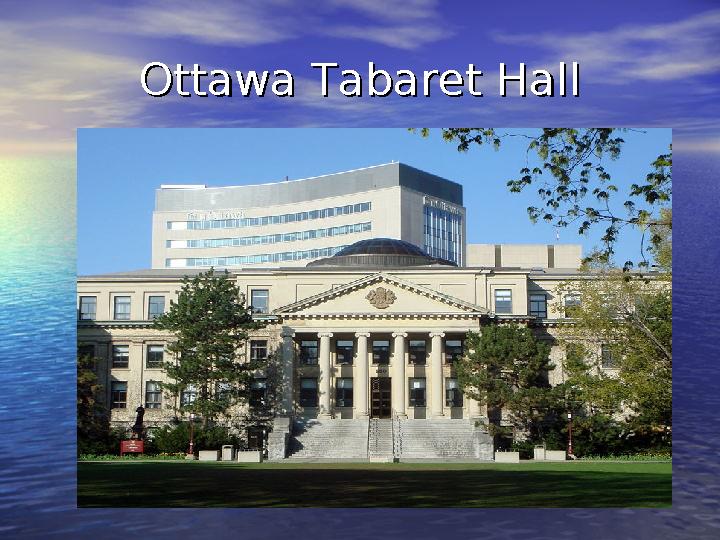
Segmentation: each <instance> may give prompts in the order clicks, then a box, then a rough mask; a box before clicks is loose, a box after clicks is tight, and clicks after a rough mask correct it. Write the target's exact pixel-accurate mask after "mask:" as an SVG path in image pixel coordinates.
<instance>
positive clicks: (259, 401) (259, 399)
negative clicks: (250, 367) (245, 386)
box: [250, 379, 267, 407]
mask: <svg viewBox="0 0 720 540" xmlns="http://www.w3.org/2000/svg"><path fill="white" fill-rule="evenodd" d="M266 403H267V379H255V380H254V381H253V382H252V383H250V406H251V407H263V406H265V405H266Z"/></svg>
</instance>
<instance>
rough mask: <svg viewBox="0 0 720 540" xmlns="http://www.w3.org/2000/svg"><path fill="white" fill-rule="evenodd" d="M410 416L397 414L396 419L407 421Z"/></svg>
mask: <svg viewBox="0 0 720 540" xmlns="http://www.w3.org/2000/svg"><path fill="white" fill-rule="evenodd" d="M407 417H408V415H407V414H405V413H395V418H400V419H402V420H407Z"/></svg>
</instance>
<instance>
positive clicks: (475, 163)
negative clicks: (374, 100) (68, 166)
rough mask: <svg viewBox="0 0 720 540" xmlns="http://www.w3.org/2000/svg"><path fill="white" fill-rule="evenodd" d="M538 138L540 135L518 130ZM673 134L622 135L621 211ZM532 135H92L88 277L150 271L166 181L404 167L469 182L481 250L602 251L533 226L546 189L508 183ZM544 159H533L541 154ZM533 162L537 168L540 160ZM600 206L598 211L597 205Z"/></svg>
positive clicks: (81, 224) (84, 263)
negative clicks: (490, 141)
mask: <svg viewBox="0 0 720 540" xmlns="http://www.w3.org/2000/svg"><path fill="white" fill-rule="evenodd" d="M509 131H511V132H513V133H527V134H532V133H537V132H538V130H535V131H532V130H526V131H522V130H517V129H513V130H509ZM671 135H672V133H671V130H669V129H645V130H633V131H626V132H624V133H622V134H621V136H622V137H623V138H624V139H625V141H626V142H625V146H624V149H623V152H622V154H621V157H620V159H618V160H617V161H610V160H609V159H607V160H605V163H606V165H607V169H608V171H609V172H610V174H611V175H612V178H613V180H612V183H614V184H616V185H617V186H618V188H619V189H620V193H619V194H617V195H616V196H615V199H616V200H617V202H618V204H617V207H618V208H619V209H620V212H621V215H624V212H622V210H621V208H622V207H621V204H622V202H623V201H624V200H625V199H624V198H621V194H622V193H623V192H625V193H627V192H628V191H629V189H628V187H629V185H630V184H632V183H634V182H640V181H641V180H643V179H644V177H645V175H646V174H647V173H648V172H649V171H650V163H651V162H652V161H653V160H654V159H655V158H657V156H658V155H659V154H662V153H665V152H667V150H668V148H669V145H670V143H671ZM526 149H527V140H525V139H522V138H512V137H510V138H506V139H504V142H503V143H502V146H501V149H500V150H499V151H494V150H493V149H492V148H490V147H485V146H483V147H482V148H480V147H475V148H472V149H471V150H470V151H468V152H465V153H460V152H458V151H457V148H456V145H453V144H452V143H448V142H446V141H444V140H443V139H442V137H441V133H440V130H439V129H436V130H433V131H431V134H430V136H429V137H427V138H423V137H421V136H420V134H419V133H412V132H409V131H408V130H407V129H340V128H325V129H323V128H319V129H311V128H304V129H303V128H297V129H279V128H276V129H260V128H256V129H83V130H80V131H79V135H78V273H79V274H81V275H83V274H85V275H86V274H94V273H103V272H117V271H123V270H131V269H139V268H149V267H150V256H151V230H152V211H153V207H154V203H155V189H157V188H158V187H159V186H160V184H206V185H208V186H223V185H244V184H258V183H266V182H277V181H280V180H282V179H284V178H285V177H286V176H287V177H289V178H290V179H291V180H292V179H298V178H308V177H311V176H319V175H324V174H329V173H334V172H340V171H347V170H351V169H357V168H362V167H368V166H371V165H379V164H381V163H389V162H391V161H400V162H403V163H406V164H408V165H411V166H413V167H416V168H419V169H422V170H425V171H428V172H431V173H433V174H437V175H438V176H442V177H444V178H447V179H449V180H453V181H455V182H458V183H460V184H462V186H463V196H464V202H465V207H466V208H467V209H468V212H467V241H468V242H471V243H545V244H547V243H555V242H557V241H558V240H557V237H556V233H557V234H559V242H561V243H582V244H583V247H584V252H585V253H587V252H589V251H590V250H591V249H592V248H593V247H596V246H599V245H600V244H599V241H598V239H599V237H600V236H601V235H602V228H600V227H595V229H594V230H593V231H591V233H590V234H588V235H585V236H579V235H578V234H577V227H573V226H570V227H567V228H563V229H559V230H557V231H556V229H554V228H553V227H552V226H551V225H550V224H547V223H545V222H538V223H537V224H532V223H531V222H530V220H529V218H528V216H527V210H526V209H527V207H528V206H530V205H538V204H539V199H538V197H537V195H536V188H532V187H531V189H528V190H526V192H523V193H521V194H514V193H509V192H508V190H507V187H506V185H505V184H506V182H507V180H509V179H511V178H517V177H518V172H519V170H520V168H522V167H524V166H525V163H526V155H527V152H526ZM532 155H533V154H531V156H532ZM531 163H533V162H531ZM592 202H593V201H592V200H589V201H588V204H592ZM639 249H640V236H639V233H631V232H630V231H627V232H624V233H623V234H622V235H621V241H620V242H619V243H618V245H617V248H616V251H617V260H618V261H619V262H620V264H622V263H624V262H625V261H626V260H639V258H640V255H639Z"/></svg>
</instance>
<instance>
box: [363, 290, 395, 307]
mask: <svg viewBox="0 0 720 540" xmlns="http://www.w3.org/2000/svg"><path fill="white" fill-rule="evenodd" d="M365 298H367V299H368V300H369V301H370V303H371V304H372V305H373V306H375V307H376V308H378V309H385V308H387V307H388V306H390V305H392V303H393V302H395V299H396V298H397V297H396V296H395V293H394V292H392V291H391V290H389V289H386V288H385V287H378V288H377V289H373V290H372V291H370V292H369V293H368V294H367V296H366V297H365Z"/></svg>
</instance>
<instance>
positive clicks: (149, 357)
mask: <svg viewBox="0 0 720 540" xmlns="http://www.w3.org/2000/svg"><path fill="white" fill-rule="evenodd" d="M164 352H165V347H164V346H163V345H148V346H147V353H146V355H145V367H147V368H159V367H162V364H163V354H164Z"/></svg>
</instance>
